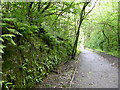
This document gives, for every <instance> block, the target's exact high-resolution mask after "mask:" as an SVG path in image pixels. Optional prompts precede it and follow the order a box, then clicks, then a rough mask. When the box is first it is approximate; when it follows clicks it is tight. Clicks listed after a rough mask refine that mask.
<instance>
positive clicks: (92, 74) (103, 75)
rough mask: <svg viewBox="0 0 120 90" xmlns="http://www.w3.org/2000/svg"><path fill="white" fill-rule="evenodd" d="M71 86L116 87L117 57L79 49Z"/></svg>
mask: <svg viewBox="0 0 120 90" xmlns="http://www.w3.org/2000/svg"><path fill="white" fill-rule="evenodd" d="M81 51H82V53H81V54H80V56H79V65H78V68H77V70H76V74H75V77H74V79H73V82H72V88H118V65H117V61H118V59H117V58H115V57H113V56H110V55H102V54H101V55H100V54H97V53H95V52H92V51H89V50H85V49H81Z"/></svg>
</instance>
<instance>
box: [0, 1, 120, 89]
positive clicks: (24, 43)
mask: <svg viewBox="0 0 120 90" xmlns="http://www.w3.org/2000/svg"><path fill="white" fill-rule="evenodd" d="M1 9H2V10H1V14H0V16H1V20H2V23H1V26H2V30H1V32H2V35H1V37H0V41H1V44H0V53H2V55H1V57H0V58H1V62H2V72H0V74H1V77H2V80H1V81H0V83H1V87H2V89H3V90H4V89H8V90H9V89H11V88H33V87H34V86H35V85H36V84H38V83H40V82H42V80H43V79H44V78H45V77H46V76H48V75H49V73H50V72H51V70H53V69H54V68H56V67H57V65H59V64H60V63H62V62H66V61H70V60H73V59H75V56H76V55H78V54H80V50H79V48H80V45H81V44H82V45H84V47H87V48H91V49H93V50H97V51H100V52H104V53H107V54H110V55H113V56H116V57H120V56H119V52H118V51H119V50H120V25H119V22H120V18H119V17H120V2H107V3H103V2H97V1H96V2H74V1H73V2H50V1H49V2H3V3H2V6H1Z"/></svg>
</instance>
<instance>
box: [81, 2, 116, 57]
mask: <svg viewBox="0 0 120 90" xmlns="http://www.w3.org/2000/svg"><path fill="white" fill-rule="evenodd" d="M112 4H114V5H115V6H114V7H112V6H111V5H112ZM117 12H118V10H117V2H116V4H115V3H112V2H110V3H104V4H102V5H98V6H96V8H95V10H94V11H93V13H92V14H91V16H89V18H88V19H89V20H86V22H85V23H84V27H83V28H84V29H85V30H83V31H84V33H85V46H87V47H89V48H93V49H96V50H99V51H103V52H105V53H108V54H111V55H113V56H117V57H118V26H117V20H118V18H117V17H118V16H117V15H118V14H117ZM91 22H92V23H91Z"/></svg>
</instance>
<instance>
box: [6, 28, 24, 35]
mask: <svg viewBox="0 0 120 90" xmlns="http://www.w3.org/2000/svg"><path fill="white" fill-rule="evenodd" d="M7 30H8V31H10V32H12V33H13V34H17V35H20V36H23V35H22V34H21V33H19V32H18V31H17V30H15V29H10V28H7Z"/></svg>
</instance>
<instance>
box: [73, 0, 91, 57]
mask: <svg viewBox="0 0 120 90" xmlns="http://www.w3.org/2000/svg"><path fill="white" fill-rule="evenodd" d="M88 4H89V2H84V6H83V8H82V11H81V13H80V19H79V26H78V30H77V33H76V38H75V42H74V46H73V51H72V59H74V58H75V55H76V52H77V44H78V39H79V34H80V27H81V24H82V22H83V20H84V16H85V14H84V12H85V8H86V6H87V5H88Z"/></svg>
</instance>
